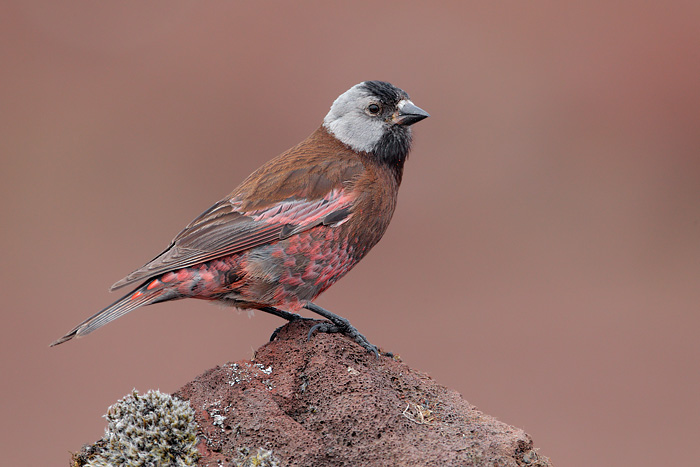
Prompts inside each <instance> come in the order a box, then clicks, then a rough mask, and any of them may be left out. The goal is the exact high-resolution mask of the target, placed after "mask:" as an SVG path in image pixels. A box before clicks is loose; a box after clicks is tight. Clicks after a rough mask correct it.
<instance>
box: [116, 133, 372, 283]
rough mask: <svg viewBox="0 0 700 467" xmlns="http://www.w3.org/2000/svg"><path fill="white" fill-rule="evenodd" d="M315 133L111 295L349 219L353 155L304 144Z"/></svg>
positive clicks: (356, 169)
mask: <svg viewBox="0 0 700 467" xmlns="http://www.w3.org/2000/svg"><path fill="white" fill-rule="evenodd" d="M318 133H319V131H317V132H316V133H314V134H313V135H312V136H311V137H309V139H307V140H306V141H305V142H304V143H302V144H300V145H299V146H297V147H295V148H292V149H291V150H290V151H288V152H287V153H285V154H282V155H281V156H279V157H278V158H276V159H274V160H272V161H270V162H268V163H267V164H265V165H264V166H262V167H261V168H260V169H258V170H257V171H256V172H254V173H253V174H252V175H251V176H250V177H248V179H246V181H244V182H243V183H242V184H241V186H239V187H238V188H237V189H236V190H234V192H233V193H231V194H230V195H229V196H227V197H226V198H224V199H223V200H221V201H219V202H218V203H216V204H215V205H214V206H212V207H211V208H209V209H208V210H207V211H205V212H204V213H202V214H201V215H200V216H199V217H197V218H196V219H195V220H194V221H192V222H191V223H190V224H189V225H188V226H187V227H185V229H183V230H182V232H180V233H179V234H178V235H177V236H176V237H175V239H174V240H173V241H172V243H171V244H170V246H169V247H168V248H167V249H166V250H165V251H163V252H162V253H161V254H160V255H158V256H157V257H156V258H154V259H153V260H151V261H150V262H149V263H147V264H146V265H144V266H143V267H142V268H140V269H137V270H136V271H134V272H132V273H131V274H129V275H128V276H126V277H125V278H124V279H122V280H120V281H119V282H117V283H115V284H114V285H113V286H112V290H114V289H118V288H120V287H124V286H126V285H129V284H133V283H134V282H140V281H143V280H146V279H149V278H151V277H154V276H157V275H160V274H163V273H165V272H167V271H172V270H175V269H180V268H183V267H188V266H192V265H195V264H198V263H202V262H204V261H209V260H212V259H215V258H219V257H222V256H227V255H231V254H235V253H239V252H242V251H245V250H249V249H251V248H255V247H257V246H261V245H265V244H268V243H272V242H275V241H278V240H280V239H281V238H285V237H287V236H289V235H292V234H295V233H298V232H302V231H304V230H307V229H310V228H313V227H315V226H317V225H320V224H327V225H330V224H335V223H338V222H340V221H342V220H343V219H344V218H346V217H347V216H349V215H351V213H352V206H353V203H354V201H355V199H356V197H357V193H356V192H355V191H354V190H353V182H354V180H356V178H357V176H358V175H359V174H361V173H362V172H363V171H364V166H363V165H362V162H361V161H360V160H359V159H358V158H357V157H355V156H354V153H352V152H351V151H348V150H347V148H345V147H344V146H342V145H341V146H337V144H334V143H333V141H331V142H327V141H326V142H324V141H321V143H322V144H318V141H316V144H310V143H313V142H314V141H313V138H314V137H316V138H319V135H318ZM320 137H321V139H322V140H323V135H320ZM333 140H334V138H333ZM305 143H306V144H305ZM323 143H325V145H324V144H323ZM311 147H313V148H314V151H313V152H312V151H311V150H310V148H311ZM319 148H320V149H319Z"/></svg>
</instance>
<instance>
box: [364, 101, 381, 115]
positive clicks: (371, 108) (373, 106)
mask: <svg viewBox="0 0 700 467" xmlns="http://www.w3.org/2000/svg"><path fill="white" fill-rule="evenodd" d="M379 109H380V108H379V106H378V105H377V104H370V105H369V106H368V107H367V110H368V111H369V113H371V114H372V115H377V114H378V113H379Z"/></svg>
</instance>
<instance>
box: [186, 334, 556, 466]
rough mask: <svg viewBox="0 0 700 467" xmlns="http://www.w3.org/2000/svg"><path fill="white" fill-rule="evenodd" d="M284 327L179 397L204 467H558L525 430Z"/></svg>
mask: <svg viewBox="0 0 700 467" xmlns="http://www.w3.org/2000/svg"><path fill="white" fill-rule="evenodd" d="M311 324H312V322H309V321H297V322H292V323H290V324H288V325H286V326H284V327H283V328H282V329H281V331H280V332H279V334H278V336H277V339H276V340H275V341H273V342H270V343H268V344H266V345H264V346H262V347H261V348H260V349H258V351H257V352H256V354H255V358H254V360H252V361H247V360H244V361H239V362H237V363H227V364H225V365H222V366H218V367H216V368H213V369H211V370H208V371H206V372H205V373H203V374H202V375H200V376H198V377H197V378H195V380H194V381H192V382H190V383H187V384H186V385H185V386H184V387H183V388H181V389H180V390H179V391H177V392H176V393H175V394H174V395H175V396H177V397H179V398H181V399H184V400H189V402H190V406H191V407H192V408H193V409H194V411H195V420H196V421H197V423H198V424H199V429H200V440H199V444H198V448H199V451H200V453H201V458H200V459H199V461H198V465H200V466H212V467H214V466H217V467H218V466H221V465H236V466H238V465H258V466H265V465H269V466H273V465H280V466H286V465H299V466H315V467H321V466H333V467H338V466H365V467H371V466H388V465H391V466H394V465H399V466H423V465H426V466H428V465H429V466H467V465H470V466H471V465H488V466H492V465H497V466H537V467H540V466H549V465H551V464H550V462H549V460H548V459H547V458H545V457H543V456H540V455H538V454H537V452H536V450H535V449H533V443H532V439H531V438H530V437H529V436H528V435H527V434H526V433H525V432H524V431H522V430H521V429H519V428H514V427H512V426H509V425H506V424H505V423H501V422H499V421H498V420H496V419H494V418H492V417H490V416H488V415H485V414H483V413H481V412H479V411H478V410H477V409H476V408H475V407H474V406H472V405H470V404H469V403H468V402H467V401H466V400H464V399H463V398H462V397H461V396H460V395H459V394H458V393H457V392H455V391H453V390H451V389H448V388H445V387H443V386H440V385H439V384H437V383H436V382H435V381H433V380H432V379H431V378H430V377H429V376H428V375H426V374H424V373H421V372H419V371H416V370H413V369H411V368H409V367H408V366H407V365H405V364H404V363H402V362H400V361H399V360H398V359H396V358H389V357H385V356H382V357H380V358H379V359H377V358H376V357H375V356H374V355H372V354H369V353H367V352H366V351H365V350H364V349H362V348H361V347H360V346H358V345H356V344H355V343H353V342H351V341H349V340H348V339H347V338H346V337H344V336H341V335H333V334H315V335H314V336H313V337H312V338H311V340H307V339H306V335H307V333H308V330H309V328H310V326H311Z"/></svg>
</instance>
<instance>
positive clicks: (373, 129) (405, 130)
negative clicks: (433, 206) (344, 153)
mask: <svg viewBox="0 0 700 467" xmlns="http://www.w3.org/2000/svg"><path fill="white" fill-rule="evenodd" d="M429 116H430V115H429V114H428V113H427V112H426V111H425V110H423V109H421V108H419V107H417V106H416V105H415V104H413V102H411V99H410V98H409V97H408V94H406V92H405V91H403V90H402V89H399V88H397V87H396V86H394V85H392V84H390V83H386V82H384V81H365V82H362V83H360V84H356V85H355V86H353V87H351V88H350V89H349V90H347V91H345V92H344V93H343V94H341V95H340V96H339V97H338V98H337V99H336V100H335V102H333V105H332V106H331V110H330V112H328V115H326V118H324V120H323V126H324V127H325V128H326V129H327V130H328V131H329V132H330V133H331V134H333V136H335V137H336V138H337V139H338V140H339V141H341V142H342V143H344V144H346V145H348V146H350V147H351V148H352V149H354V150H355V151H358V152H366V153H369V154H373V155H374V156H375V157H377V158H379V159H380V160H382V161H384V162H387V163H389V164H396V163H403V161H405V159H406V157H407V156H408V152H409V150H410V147H411V128H410V126H411V125H412V124H414V123H416V122H419V121H421V120H423V119H424V118H426V117H429Z"/></svg>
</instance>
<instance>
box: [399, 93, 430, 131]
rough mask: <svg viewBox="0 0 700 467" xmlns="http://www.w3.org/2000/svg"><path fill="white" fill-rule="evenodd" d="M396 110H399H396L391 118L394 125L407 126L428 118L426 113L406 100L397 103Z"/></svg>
mask: <svg viewBox="0 0 700 467" xmlns="http://www.w3.org/2000/svg"><path fill="white" fill-rule="evenodd" d="M398 108H399V110H397V111H396V112H395V113H394V115H393V117H392V121H393V122H394V123H395V124H396V125H405V126H409V125H413V124H414V123H416V122H420V121H421V120H423V119H424V118H428V117H430V114H429V113H428V112H426V111H425V110H423V109H421V108H420V107H418V106H417V105H415V104H414V103H413V102H411V101H409V100H407V99H406V100H402V101H401V102H399V105H398Z"/></svg>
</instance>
